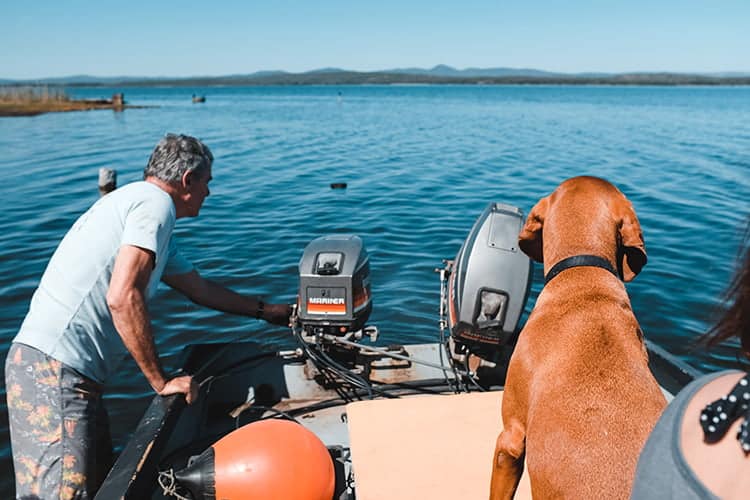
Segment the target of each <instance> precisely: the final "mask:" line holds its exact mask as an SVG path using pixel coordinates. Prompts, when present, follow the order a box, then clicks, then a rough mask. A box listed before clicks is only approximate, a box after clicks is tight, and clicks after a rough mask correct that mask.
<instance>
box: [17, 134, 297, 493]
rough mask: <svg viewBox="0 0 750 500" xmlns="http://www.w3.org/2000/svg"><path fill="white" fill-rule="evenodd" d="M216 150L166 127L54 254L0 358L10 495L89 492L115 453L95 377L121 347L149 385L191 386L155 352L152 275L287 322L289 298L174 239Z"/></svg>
mask: <svg viewBox="0 0 750 500" xmlns="http://www.w3.org/2000/svg"><path fill="white" fill-rule="evenodd" d="M212 164H213V155H212V154H211V151H210V150H209V149H208V147H206V146H205V145H204V144H203V143H202V142H201V141H199V140H198V139H195V138H193V137H190V136H185V135H173V134H168V135H166V136H165V137H164V138H163V139H162V140H161V141H160V142H159V143H158V144H157V145H156V147H155V148H154V151H153V153H152V154H151V157H150V159H149V161H148V165H147V166H146V168H145V170H144V180H143V181H140V182H134V183H132V184H128V185H126V186H124V187H122V188H119V189H117V190H115V191H114V192H112V193H110V194H108V195H106V196H104V197H102V198H100V199H99V200H98V201H97V202H96V203H95V204H94V205H93V206H92V207H91V208H89V210H88V211H86V212H85V213H84V214H83V215H82V216H81V217H80V218H79V219H78V220H77V221H76V222H75V223H74V224H73V226H72V227H71V229H70V230H69V231H68V233H67V234H66V235H65V237H64V238H63V240H62V241H61V242H60V244H59V246H58V247H57V249H56V250H55V252H54V254H53V255H52V258H51V259H50V261H49V263H48V265H47V268H46V270H45V271H44V274H43V276H42V278H41V281H40V283H39V286H38V288H37V289H36V291H35V292H34V295H33V297H32V299H31V304H30V307H29V311H28V313H27V315H26V318H25V319H24V321H23V324H22V325H21V328H20V331H19V332H18V334H17V336H16V337H15V339H14V340H13V344H12V345H11V348H10V351H9V353H8V358H7V360H6V365H5V381H6V388H7V401H8V415H9V420H10V435H11V447H12V452H13V465H14V468H15V478H16V497H17V498H53V497H54V498H82V499H85V498H93V496H94V494H95V493H96V490H97V489H98V488H99V486H100V484H101V482H102V481H103V480H104V477H105V475H106V473H107V471H108V470H109V468H110V466H111V464H112V449H111V448H112V445H111V439H110V435H109V424H108V419H107V414H106V411H105V409H104V406H103V402H102V389H103V384H104V383H105V381H106V380H107V378H108V375H110V374H111V373H112V371H113V369H114V368H115V364H116V363H115V360H118V359H119V358H120V357H121V354H123V353H124V350H125V349H127V351H129V352H130V354H131V356H132V357H133V358H134V359H135V361H136V363H137V364H138V367H139V368H140V369H141V371H142V372H143V374H144V375H145V377H146V379H147V380H148V382H149V384H151V387H153V389H154V391H156V393H158V394H160V395H163V396H167V395H170V394H184V395H185V398H186V400H187V402H188V403H191V402H192V401H193V400H194V399H195V398H196V397H197V393H198V386H197V384H196V382H195V381H194V380H193V379H192V377H190V376H189V375H182V376H177V377H173V378H170V377H168V376H167V375H166V374H165V373H164V371H163V369H162V367H161V364H160V362H159V357H158V354H157V352H156V346H155V343H154V337H153V330H152V326H151V321H150V318H149V313H148V308H147V301H148V299H149V298H150V297H151V296H152V295H153V294H154V292H155V291H156V288H157V286H158V283H159V281H162V282H164V283H166V284H167V285H169V286H170V287H172V288H174V289H176V290H178V291H179V292H181V293H183V294H184V295H185V296H186V297H188V298H189V299H190V300H192V301H193V302H195V303H197V304H200V305H203V306H206V307H209V308H212V309H216V310H219V311H223V312H228V313H232V314H240V315H246V316H252V317H256V318H259V319H263V320H265V321H267V322H269V323H272V324H276V325H287V323H288V320H289V315H290V312H291V309H290V306H289V305H288V304H264V303H263V301H262V300H261V299H259V298H257V297H252V296H246V295H241V294H238V293H236V292H233V291H231V290H229V289H228V288H225V287H224V286H222V285H219V284H217V283H215V282H213V281H210V280H208V279H206V278H203V277H202V276H201V275H200V274H199V273H198V271H197V270H196V269H195V268H194V267H193V266H192V264H190V262H189V261H187V260H186V259H185V258H184V257H183V256H181V254H180V253H179V251H178V250H177V248H176V246H175V244H174V242H173V241H172V238H171V236H172V230H173V228H174V224H175V221H176V220H177V219H180V218H183V217H196V216H197V215H198V213H199V212H200V209H201V206H202V205H203V201H204V200H205V198H206V197H207V196H208V194H209V188H208V184H209V182H210V181H211V167H212Z"/></svg>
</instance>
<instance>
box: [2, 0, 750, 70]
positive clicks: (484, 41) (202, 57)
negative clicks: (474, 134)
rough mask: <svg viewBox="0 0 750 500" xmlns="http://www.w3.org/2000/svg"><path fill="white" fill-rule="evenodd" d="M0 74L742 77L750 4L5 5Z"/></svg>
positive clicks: (747, 58)
mask: <svg viewBox="0 0 750 500" xmlns="http://www.w3.org/2000/svg"><path fill="white" fill-rule="evenodd" d="M4 3H5V5H3V7H2V9H0V78H41V77H52V76H67V75H75V74H90V75H96V76H122V75H126V76H195V75H226V74H237V73H240V74H243V73H252V72H254V71H259V70H274V69H280V70H286V71H293V72H298V71H308V70H312V69H317V68H322V67H338V68H344V69H352V70H360V71H372V70H378V69H388V68H397V67H413V66H416V67H432V66H434V65H436V64H448V65H450V66H454V67H456V68H466V67H485V68H486V67H515V68H536V69H543V70H549V71H562V72H583V71H603V72H625V71H662V70H663V71H677V72H717V71H742V72H750V0H705V1H699V0H680V1H677V0H663V1H660V0H648V1H647V0H620V1H608V0H598V1H594V0H553V1H535V0H526V1H524V0H513V1H509V0H495V1H484V0H461V1H442V0H432V1H422V0H416V1H409V0H400V1H395V0H370V1H359V0H347V1H343V0H341V1H339V0H317V1H315V0H306V1H303V0H298V1H291V0H274V1H265V0H264V1H256V0H246V1H221V0H215V1H214V2H208V1H202V2H197V1H192V0H186V1H181V2H174V1H166V0H165V1H161V0H153V1H148V2H147V1H140V0H134V1H128V2H114V1H110V0H103V1H99V2H93V1H92V2H85V1H80V0H69V1H67V2H61V1H59V0H56V1H49V0H38V1H32V0H26V1H18V0H15V1H14V0H8V1H7V2H4Z"/></svg>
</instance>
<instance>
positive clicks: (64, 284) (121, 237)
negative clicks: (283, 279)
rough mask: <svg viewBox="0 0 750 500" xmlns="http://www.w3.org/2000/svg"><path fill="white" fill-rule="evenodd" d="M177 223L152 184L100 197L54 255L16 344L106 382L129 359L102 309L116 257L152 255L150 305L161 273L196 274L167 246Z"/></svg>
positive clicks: (161, 193) (166, 200) (168, 199)
mask: <svg viewBox="0 0 750 500" xmlns="http://www.w3.org/2000/svg"><path fill="white" fill-rule="evenodd" d="M174 224H175V208H174V203H173V202H172V198H171V197H170V196H169V195H168V194H167V193H166V192H164V191H163V190H161V189H160V188H159V187H158V186H156V185H154V184H151V183H148V182H134V183H132V184H128V185H126V186H123V187H121V188H119V189H117V190H115V191H113V192H112V193H110V194H108V195H106V196H104V197H102V198H100V199H99V200H98V201H97V202H96V203H95V204H94V205H93V206H92V207H91V208H89V209H88V210H87V211H86V212H85V213H84V214H83V215H81V217H79V218H78V220H77V221H76V222H75V224H73V227H71V228H70V230H69V231H68V233H67V234H66V235H65V237H64V238H63V240H62V241H61V242H60V245H59V246H58V247H57V249H56V250H55V253H54V254H53V255H52V258H51V259H50V261H49V264H47V269H46V270H45V271H44V275H43V276H42V279H41V281H40V283H39V287H38V288H37V289H36V291H35V292H34V295H33V297H32V299H31V305H30V306H29V312H28V314H27V315H26V318H25V319H24V321H23V324H22V325H21V329H20V331H19V332H18V335H16V338H15V339H14V342H19V343H22V344H26V345H28V346H31V347H34V348H36V349H39V350H40V351H42V352H44V353H45V354H47V355H49V356H51V357H53V358H55V359H57V360H59V361H62V362H63V363H65V364H66V365H68V366H70V367H71V368H73V369H75V370H77V371H79V372H80V373H82V374H83V375H85V376H87V377H90V378H92V379H93V380H95V381H97V382H100V383H103V382H104V381H105V380H106V378H107V375H108V374H109V372H110V371H111V370H112V369H113V368H114V366H115V365H116V364H117V362H118V361H119V360H120V358H121V357H122V355H123V354H125V353H126V352H127V351H126V349H125V346H124V344H123V342H122V339H121V338H120V335H119V334H118V333H117V330H115V327H114V324H113V323H112V315H111V314H110V311H109V307H108V306H107V290H108V288H109V281H110V278H111V277H112V267H113V265H114V261H115V257H116V256H117V253H118V251H119V249H120V247H121V246H123V245H133V246H137V247H140V248H143V249H146V250H150V251H152V252H153V253H154V255H155V257H156V259H155V262H154V269H153V271H152V273H151V278H150V281H149V283H148V288H147V290H146V298H147V299H148V298H151V297H152V296H153V294H154V293H155V291H156V289H157V287H158V284H159V281H160V280H161V277H162V274H167V275H169V274H181V273H186V272H189V271H191V270H192V269H193V266H192V265H191V264H190V263H189V262H188V261H187V260H185V259H184V258H183V257H182V256H181V255H180V254H179V252H178V251H177V249H176V248H175V246H174V245H173V244H172V242H171V236H172V230H173V229H174Z"/></svg>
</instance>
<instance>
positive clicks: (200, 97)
mask: <svg viewBox="0 0 750 500" xmlns="http://www.w3.org/2000/svg"><path fill="white" fill-rule="evenodd" d="M193 102H206V96H203V95H195V94H193Z"/></svg>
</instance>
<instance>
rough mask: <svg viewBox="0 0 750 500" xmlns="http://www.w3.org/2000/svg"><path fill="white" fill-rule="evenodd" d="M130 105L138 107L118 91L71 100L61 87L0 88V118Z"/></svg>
mask: <svg viewBox="0 0 750 500" xmlns="http://www.w3.org/2000/svg"><path fill="white" fill-rule="evenodd" d="M134 107H141V106H131V105H128V104H126V103H125V100H124V98H123V95H122V94H114V95H113V96H112V99H71V98H70V97H69V96H68V95H67V94H66V93H65V91H64V89H63V88H62V87H57V86H49V85H42V86H26V85H24V86H5V87H0V117H3V116H35V115H39V114H42V113H54V112H67V111H90V110H95V109H111V110H113V111H122V110H124V109H126V108H134Z"/></svg>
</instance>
